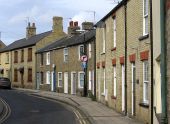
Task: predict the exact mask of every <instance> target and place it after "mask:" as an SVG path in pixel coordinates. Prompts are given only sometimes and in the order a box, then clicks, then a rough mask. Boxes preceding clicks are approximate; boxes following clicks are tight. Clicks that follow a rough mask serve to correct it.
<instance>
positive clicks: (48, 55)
mask: <svg viewBox="0 0 170 124" xmlns="http://www.w3.org/2000/svg"><path fill="white" fill-rule="evenodd" d="M46 65H50V52H47V53H46Z"/></svg>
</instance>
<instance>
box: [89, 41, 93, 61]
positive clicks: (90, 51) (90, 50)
mask: <svg viewBox="0 0 170 124" xmlns="http://www.w3.org/2000/svg"><path fill="white" fill-rule="evenodd" d="M91 53H92V49H91V43H89V58H91Z"/></svg>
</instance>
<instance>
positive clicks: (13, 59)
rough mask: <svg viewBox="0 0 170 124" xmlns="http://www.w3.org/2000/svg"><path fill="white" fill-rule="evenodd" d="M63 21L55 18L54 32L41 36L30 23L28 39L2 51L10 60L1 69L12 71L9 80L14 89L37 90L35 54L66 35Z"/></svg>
mask: <svg viewBox="0 0 170 124" xmlns="http://www.w3.org/2000/svg"><path fill="white" fill-rule="evenodd" d="M62 21H63V20H62V17H54V18H53V27H52V28H53V30H51V31H47V32H44V33H40V34H36V27H35V23H32V25H30V23H28V27H27V28H26V38H22V39H19V40H17V41H15V42H13V43H11V44H10V45H8V46H7V47H5V48H4V49H3V50H1V51H0V54H1V56H2V57H3V56H6V58H7V60H8V61H7V62H5V63H3V65H0V67H1V68H3V69H5V68H6V67H7V70H8V71H9V70H10V74H9V75H10V77H9V78H10V80H11V81H12V86H13V87H26V88H35V80H34V79H35V72H36V70H35V69H36V68H35V66H36V61H35V60H36V59H35V52H36V51H37V50H38V49H40V48H42V47H44V45H47V44H49V43H51V42H53V41H54V40H56V39H57V38H60V37H63V36H64V35H65V33H64V32H63V24H62V23H63V22H62ZM2 57H1V59H2Z"/></svg>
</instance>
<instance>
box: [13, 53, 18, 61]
mask: <svg viewBox="0 0 170 124" xmlns="http://www.w3.org/2000/svg"><path fill="white" fill-rule="evenodd" d="M14 63H18V51H14Z"/></svg>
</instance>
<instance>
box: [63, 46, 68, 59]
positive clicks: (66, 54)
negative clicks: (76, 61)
mask: <svg viewBox="0 0 170 124" xmlns="http://www.w3.org/2000/svg"><path fill="white" fill-rule="evenodd" d="M67 61H68V48H64V62H67Z"/></svg>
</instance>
